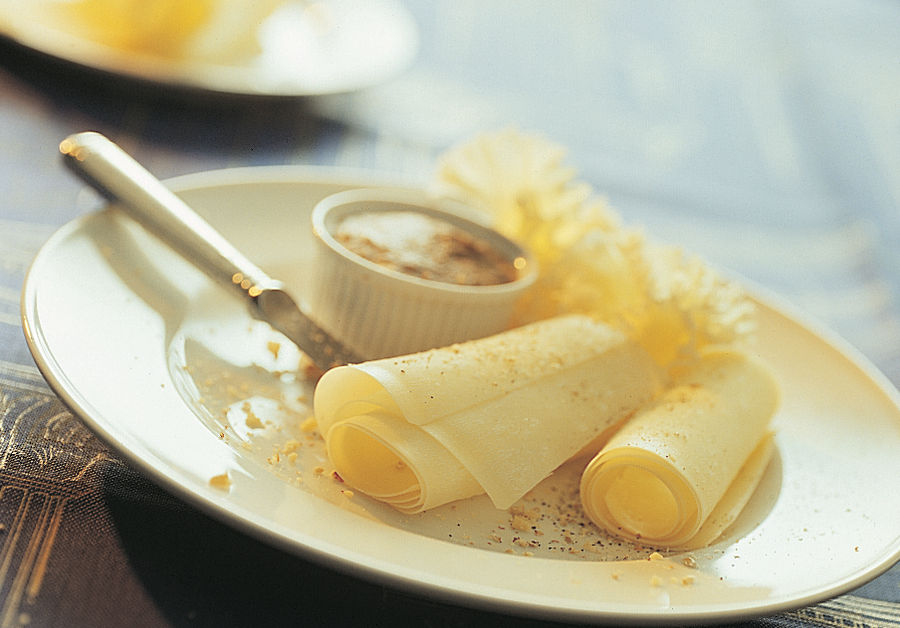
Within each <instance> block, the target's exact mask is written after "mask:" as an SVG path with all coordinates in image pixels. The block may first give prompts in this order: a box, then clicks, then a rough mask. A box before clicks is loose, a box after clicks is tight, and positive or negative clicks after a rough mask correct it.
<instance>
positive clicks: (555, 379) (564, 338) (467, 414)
mask: <svg viewBox="0 0 900 628" xmlns="http://www.w3.org/2000/svg"><path fill="white" fill-rule="evenodd" d="M661 383H662V378H661V373H660V369H659V368H658V367H657V366H656V364H655V363H654V362H653V360H652V358H651V357H650V356H649V355H648V354H647V353H646V352H645V351H644V350H643V349H642V348H641V347H640V346H639V345H637V344H636V343H634V342H631V341H629V340H628V339H627V338H626V337H625V335H624V334H622V333H621V332H619V331H617V330H614V329H612V328H610V327H609V326H607V325H605V324H602V323H598V322H596V321H594V320H592V319H590V318H588V317H585V316H564V317H558V318H554V319H550V320H546V321H541V322H537V323H533V324H530V325H526V326H523V327H520V328H516V329H513V330H510V331H507V332H504V333H502V334H498V335H496V336H491V337H488V338H483V339H479V340H474V341H470V342H466V343H462V344H458V345H453V346H450V347H445V348H440V349H433V350H430V351H426V352H423V353H418V354H414V355H409V356H404V357H399V358H386V359H382V360H375V361H371V362H365V363H363V364H356V365H350V366H342V367H338V368H335V369H332V370H330V371H328V372H326V373H325V374H324V375H323V376H322V378H321V379H320V381H319V383H318V385H317V387H316V391H315V399H314V407H315V413H316V420H317V422H318V424H319V429H320V431H321V433H322V434H323V436H324V438H325V442H326V446H327V450H328V455H329V458H330V459H331V462H332V463H333V464H334V466H335V468H336V470H337V472H338V473H339V474H340V476H341V477H342V478H343V479H344V481H345V482H346V483H347V484H349V485H350V486H352V487H354V488H355V489H357V490H359V491H361V492H363V493H365V494H367V495H369V496H370V497H373V498H375V499H378V500H381V501H384V502H386V503H388V504H391V505H392V506H394V507H395V508H397V509H399V510H401V511H403V512H408V513H415V512H420V511H423V510H426V509H429V508H433V507H435V506H439V505H441V504H445V503H448V502H451V501H455V500H457V499H462V498H465V497H470V496H473V495H477V494H481V493H487V495H488V496H489V497H490V499H491V500H492V501H493V503H494V505H495V506H497V507H498V508H507V507H509V506H511V505H512V504H513V503H514V502H515V501H517V500H518V499H519V498H520V497H522V496H523V495H524V494H525V493H526V492H528V491H529V490H530V489H531V488H533V487H534V486H535V485H536V484H538V482H540V481H541V480H543V479H544V478H545V477H547V476H548V475H549V474H550V473H552V472H553V470H554V469H556V468H557V467H559V466H560V465H561V464H562V463H564V462H566V461H567V460H569V459H570V458H572V457H573V456H575V455H576V454H578V453H579V452H580V451H581V450H582V449H584V448H585V447H586V446H588V445H589V444H590V443H591V442H592V441H597V440H598V439H600V440H602V439H604V438H605V437H606V436H608V433H609V430H611V429H613V428H615V427H617V426H618V425H620V424H621V422H622V421H623V420H624V419H626V418H627V417H628V416H630V415H631V414H632V413H634V412H635V410H637V409H638V408H639V407H641V406H643V405H645V404H646V403H648V402H649V401H651V400H652V399H653V398H654V397H655V396H656V395H658V394H659V392H660V390H661ZM597 448H599V445H597ZM594 451H596V449H594Z"/></svg>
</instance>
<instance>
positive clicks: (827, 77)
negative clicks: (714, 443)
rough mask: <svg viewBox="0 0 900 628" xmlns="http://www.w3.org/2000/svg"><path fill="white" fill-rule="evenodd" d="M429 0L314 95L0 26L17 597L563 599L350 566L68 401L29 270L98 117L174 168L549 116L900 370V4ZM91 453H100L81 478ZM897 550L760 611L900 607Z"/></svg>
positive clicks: (34, 602) (395, 611) (363, 148)
mask: <svg viewBox="0 0 900 628" xmlns="http://www.w3.org/2000/svg"><path fill="white" fill-rule="evenodd" d="M407 5H408V6H409V8H410V10H411V11H412V13H413V14H414V16H415V17H416V19H417V22H418V24H419V27H420V30H421V36H422V41H421V50H420V54H419V57H418V59H417V61H416V62H415V64H414V65H413V67H412V68H411V69H410V70H409V71H408V72H407V73H405V74H403V75H402V76H400V77H398V78H397V79H396V80H394V81H392V82H390V83H388V84H385V85H381V86H378V87H375V88H372V89H369V90H366V91H363V92H359V93H353V94H349V95H342V96H332V97H327V98H314V99H305V100H299V101H294V100H263V101H249V102H248V101H247V100H243V99H231V98H224V99H222V98H210V97H208V96H206V95H202V94H193V95H191V94H188V95H181V96H179V97H177V98H175V97H167V96H166V95H165V94H159V93H157V92H156V90H153V89H150V90H147V89H144V88H142V87H140V86H134V85H129V84H126V85H124V86H123V85H122V84H120V83H118V82H116V81H112V80H109V79H105V78H103V77H96V76H92V75H89V74H85V73H82V72H79V71H77V70H74V69H73V68H70V67H67V66H64V65H59V64H56V63H54V62H53V61H52V60H47V59H44V58H42V57H40V56H39V55H34V54H32V53H31V52H29V51H27V50H23V49H21V48H19V47H17V46H16V45H14V44H13V43H10V42H8V41H3V42H0V486H2V488H0V523H2V525H3V526H4V527H3V528H0V543H2V544H3V547H2V549H0V625H2V626H7V625H10V626H15V625H23V626H24V625H32V626H36V625H40V626H45V625H46V626H50V625H85V626H86V625H97V626H107V625H108V626H113V625H148V626H153V625H222V624H226V625H227V624H236V625H251V624H255V621H256V620H258V619H260V618H265V619H267V620H270V621H290V622H292V623H301V622H304V621H308V622H309V623H310V624H311V625H343V624H355V623H358V619H359V618H358V617H357V616H355V615H354V612H355V611H354V609H355V608H359V606H356V605H347V604H345V603H344V602H343V601H342V600H343V594H344V593H345V592H346V591H351V592H352V594H353V598H354V599H355V600H356V601H358V602H359V604H365V605H367V606H368V607H369V608H370V609H371V612H372V613H373V615H372V617H371V622H372V624H373V625H374V624H379V625H399V624H401V623H402V622H406V623H411V624H415V625H428V626H464V625H492V626H495V625H496V626H506V625H509V626H520V625H521V626H525V625H539V622H536V621H534V622H532V621H528V620H522V619H516V618H511V617H498V616H493V615H490V614H487V613H481V612H476V611H470V610H467V609H463V608H455V607H449V606H445V605H442V604H437V603H433V602H429V601H427V600H421V599H416V598H411V597H409V596H407V595H405V594H403V593H400V592H398V591H393V590H391V589H389V588H385V587H381V586H377V585H371V584H367V583H363V582H358V583H356V582H351V583H349V584H348V582H347V581H346V580H345V579H342V578H338V577H337V576H336V575H334V574H331V573H330V572H326V571H323V570H321V569H318V568H316V567H315V566H312V565H308V564H306V563H303V562H302V561H299V560H297V559H293V558H291V557H285V556H283V555H281V554H279V553H278V552H275V551H274V550H272V549H270V548H268V547H265V546H262V545H260V544H258V543H256V542H255V541H252V540H250V539H245V538H243V537H241V536H240V535H239V534H238V533H236V532H233V531H231V530H230V529H228V528H226V527H224V526H222V525H220V524H217V523H216V522H213V521H210V520H207V519H206V518H205V517H204V516H203V515H201V514H199V513H197V512H196V511H194V510H193V509H192V508H190V507H189V506H187V505H185V504H183V503H181V502H180V501H178V500H177V499H175V498H173V497H171V496H169V495H167V494H166V493H164V492H163V491H161V490H160V489H159V488H157V487H155V486H154V485H152V484H151V483H150V482H148V481H147V480H146V479H145V478H144V477H143V476H141V475H140V474H139V473H137V472H136V471H135V470H133V469H131V468H130V467H129V466H128V465H127V464H126V463H125V462H124V461H123V459H122V458H121V457H120V456H119V454H118V453H117V452H114V451H110V450H109V449H108V448H106V447H105V446H104V445H103V444H101V443H99V442H98V441H97V440H96V439H95V438H94V437H93V436H92V435H91V434H90V433H89V432H88V431H87V430H86V429H85V428H84V427H83V426H82V425H81V424H80V422H79V421H78V420H77V419H75V418H74V417H72V416H71V415H70V414H69V413H68V412H67V410H66V409H65V407H64V406H63V405H62V404H61V403H60V402H59V400H58V399H56V397H55V396H54V395H53V394H52V392H51V391H50V390H49V388H48V387H47V385H46V384H45V383H44V381H43V379H42V378H41V376H40V374H39V373H38V371H37V369H36V368H35V366H34V363H33V361H32V359H31V356H30V355H29V353H28V349H27V347H26V345H25V342H24V339H23V335H22V330H21V328H20V323H19V293H20V289H21V286H22V282H23V279H24V275H25V272H26V270H27V268H28V265H29V263H30V261H31V260H32V259H33V257H34V255H35V254H36V253H37V251H38V249H39V248H40V247H41V245H42V244H43V242H44V241H45V240H46V239H47V238H48V237H49V236H50V235H51V233H53V231H54V230H55V229H57V228H58V227H59V226H61V225H62V224H64V223H66V222H67V221H69V220H71V219H73V218H75V217H77V216H78V215H80V214H82V213H84V212H86V211H89V210H90V209H91V208H92V207H93V205H92V203H91V202H84V200H83V198H82V197H81V196H80V194H79V190H80V189H81V185H80V184H79V183H78V182H77V181H75V180H74V179H73V178H72V177H71V176H70V175H69V174H67V173H66V172H64V171H63V169H62V168H61V166H60V163H59V159H58V155H57V152H56V145H57V143H58V142H59V140H60V139H61V138H63V137H65V136H66V135H67V134H69V133H71V132H74V131H80V130H85V129H96V130H100V131H103V132H104V133H106V134H107V135H109V136H111V137H112V138H113V139H115V140H116V141H118V142H120V143H121V144H122V145H123V146H124V147H125V148H126V149H127V150H129V151H130V152H132V153H134V154H136V155H139V156H140V157H141V160H142V161H143V162H144V164H145V165H146V166H147V167H148V168H149V169H150V170H151V171H153V172H154V173H155V174H157V175H158V176H160V177H167V176H172V175H177V174H184V173H189V172H196V171H201V170H207V169H213V168H220V167H227V166H237V165H268V164H317V165H328V166H348V167H354V168H362V169H370V170H377V171H383V172H390V173H401V174H403V175H405V176H407V177H410V178H413V179H418V180H422V181H425V180H427V179H428V178H429V177H430V176H431V172H432V167H433V165H434V159H435V157H436V156H437V155H438V154H440V153H441V152H442V151H443V150H445V149H446V148H447V147H448V146H449V145H451V144H453V143H455V142H457V141H459V140H461V139H465V138H467V137H470V136H471V135H473V134H474V133H476V132H478V131H482V130H494V129H498V128H504V127H510V126H515V127H518V128H520V129H523V130H526V131H533V132H537V133H540V134H542V135H544V136H545V137H547V138H549V139H551V140H553V141H555V142H558V143H560V144H562V145H564V146H566V147H567V148H568V149H569V160H568V161H569V163H570V164H571V165H572V166H574V167H575V168H577V170H578V171H579V174H580V177H581V178H582V179H585V180H587V181H588V182H590V183H591V184H592V185H593V186H594V187H595V188H596V189H597V190H599V191H600V192H602V193H603V194H604V195H605V196H606V197H607V198H608V199H609V201H610V203H611V205H612V206H613V207H615V209H616V210H617V211H619V212H620V213H621V214H622V215H623V216H624V217H625V219H626V220H627V221H628V222H632V223H641V224H643V225H645V226H646V229H647V231H648V232H650V233H652V234H654V235H656V236H658V237H660V238H663V239H666V240H669V241H672V242H677V243H680V244H683V245H684V246H685V247H686V248H688V249H691V250H693V251H696V252H698V253H700V254H701V255H703V256H705V257H707V258H708V259H710V260H712V261H713V262H714V263H716V264H719V265H722V266H724V267H727V268H730V269H733V270H735V271H736V272H738V273H740V274H742V275H744V276H745V277H748V278H749V279H750V280H752V281H755V282H758V283H759V284H761V285H762V286H764V287H765V288H767V289H769V290H772V291H774V292H775V293H777V294H778V295H780V296H781V297H783V298H784V299H786V300H787V301H789V302H791V303H793V304H794V305H795V306H797V307H798V308H799V309H801V310H802V311H804V312H806V313H808V314H809V315H811V316H812V317H814V318H817V319H819V320H820V321H822V322H823V323H825V324H826V325H828V326H830V327H832V328H834V329H835V330H836V331H837V332H838V333H839V334H841V335H842V336H843V337H845V338H846V339H847V340H848V341H849V342H850V343H851V344H853V345H854V346H855V347H857V348H858V349H859V350H860V351H861V352H862V353H863V354H865V355H866V356H867V357H868V358H869V359H870V360H871V361H872V362H874V364H875V365H877V367H878V368H879V369H881V370H882V371H883V372H884V374H885V375H886V376H887V378H888V379H889V380H890V381H891V382H892V383H893V384H894V385H895V386H897V385H900V301H898V299H900V247H898V246H897V243H898V242H900V37H898V34H900V5H898V4H896V3H892V2H887V1H884V0H859V1H855V2H843V1H839V0H825V1H823V2H819V3H814V4H813V3H804V2H799V1H797V0H793V1H788V2H784V3H759V2H752V3H716V2H679V3H652V2H638V3H633V2H627V1H624V0H622V1H608V2H606V1H604V2H600V1H593V0H568V1H567V2H565V3H556V4H552V3H546V2H536V1H534V0H519V1H516V2H511V1H510V2H482V1H480V0H442V1H437V2H426V1H424V0H423V1H419V0H409V1H408V2H407ZM898 455H900V452H898ZM86 462H92V464H89V465H87V466H85V465H86ZM93 463H96V464H93ZM71 469H91V471H90V472H89V473H83V474H81V475H80V477H79V480H78V482H77V483H75V484H74V485H67V486H68V488H67V489H66V491H67V492H65V493H64V494H62V493H59V491H58V490H57V489H58V484H59V482H60V479H61V478H65V477H69V476H67V475H66V473H67V472H68V471H70V470H71ZM872 481H873V482H881V483H884V484H885V487H886V489H889V490H890V488H889V487H893V486H895V485H897V484H898V481H900V478H872ZM54 486H56V487H57V488H56V489H54V488H53V487H54ZM54 490H56V491H57V492H54ZM16 495H19V496H20V497H21V496H22V495H28V496H29V497H28V499H29V500H31V501H29V502H28V505H29V506H30V509H27V508H26V507H25V501H24V497H22V498H21V499H19V498H17V497H16ZM896 526H897V532H898V534H900V522H896ZM153 530H156V531H158V530H165V535H166V538H165V540H161V539H160V536H159V535H158V534H153V533H152V531H153ZM11 532H15V534H16V535H24V536H23V537H22V538H19V537H18V536H16V537H15V538H14V537H13V535H12V534H11ZM197 536H203V537H204V538H206V539H207V540H208V541H209V545H208V546H213V547H216V548H217V550H216V551H215V552H209V551H206V552H204V551H200V550H198V549H197V548H196V544H195V543H194V542H193V539H195V538H196V537H197ZM23 539H27V540H28V541H27V543H26V542H24V540H23ZM200 563H205V564H200ZM898 569H900V567H896V566H895V567H894V568H893V569H892V570H890V571H888V572H887V573H885V574H884V575H882V576H881V577H880V578H878V579H876V580H874V581H873V582H871V583H870V584H868V585H866V586H864V587H862V588H861V589H858V590H856V591H853V592H852V593H850V594H847V595H844V596H841V597H839V598H837V599H835V600H831V601H827V602H824V603H822V604H819V605H817V606H813V607H810V608H804V609H800V610H796V611H791V612H788V613H784V614H782V615H778V616H775V617H771V618H760V619H758V620H756V621H755V622H752V623H754V624H755V625H778V626H800V625H811V626H887V625H900V571H898ZM215 574H219V575H221V574H229V577H228V578H218V577H215ZM286 582H291V583H292V585H291V587H290V588H289V589H288V588H285V587H286V585H285V583H286ZM348 587H349V589H348ZM285 596H289V599H290V601H289V602H288V603H285ZM304 625H306V624H305V623H304ZM359 625H362V624H359Z"/></svg>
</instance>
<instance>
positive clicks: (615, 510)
mask: <svg viewBox="0 0 900 628" xmlns="http://www.w3.org/2000/svg"><path fill="white" fill-rule="evenodd" d="M778 398H779V390H778V385H777V383H776V382H775V380H774V379H773V377H772V375H771V374H770V373H769V371H768V369H767V368H766V367H765V365H763V364H762V363H760V362H758V361H756V360H754V359H751V358H749V357H748V356H746V355H744V354H741V353H737V352H715V353H710V354H708V355H706V356H704V357H703V359H702V360H701V362H700V364H699V365H698V366H697V367H696V368H694V369H693V370H692V371H691V372H689V373H687V374H686V375H684V376H683V377H682V378H681V379H680V380H679V381H678V382H676V385H674V386H673V387H671V388H670V389H668V390H667V391H666V392H665V393H664V394H663V395H662V396H661V397H660V398H659V399H658V400H657V401H656V402H654V403H653V404H651V405H649V406H648V407H647V408H645V409H642V410H641V411H639V412H638V413H637V414H636V415H635V416H634V417H633V418H632V419H631V420H630V421H628V423H626V424H625V425H624V426H623V427H622V429H621V430H620V431H618V432H617V433H616V434H615V435H614V436H613V437H612V438H611V439H610V440H609V442H608V443H607V444H606V446H605V447H604V448H603V449H602V450H601V451H600V453H599V454H597V456H596V457H595V458H594V459H593V460H591V462H590V463H589V464H588V466H587V467H586V469H585V471H584V473H583V475H582V480H581V499H582V503H583V505H584V509H585V511H586V513H587V514H588V516H589V517H590V518H591V520H592V521H594V523H596V524H597V525H599V526H600V527H602V528H605V529H607V530H608V531H609V532H611V533H613V534H616V535H618V536H622V537H625V538H628V539H631V540H635V541H640V542H641V543H645V544H647V545H652V546H657V547H670V548H679V549H694V548H697V547H703V546H706V545H708V544H709V543H711V542H712V541H714V540H715V539H716V538H717V537H718V536H719V535H720V534H721V533H722V532H723V531H724V530H725V529H726V528H727V527H728V526H729V525H730V524H731V523H732V522H733V521H734V520H735V518H736V517H737V515H738V513H740V511H741V510H742V509H743V507H744V505H745V504H746V503H747V501H748V500H749V498H750V496H751V495H752V493H753V491H754V490H755V489H756V486H757V485H758V483H759V481H760V479H761V478H762V475H763V472H764V471H765V469H766V466H767V464H768V462H769V459H770V458H771V455H772V451H773V449H774V446H773V439H772V435H771V433H770V427H769V425H770V420H771V418H772V416H773V414H774V413H775V410H776V408H777V406H778Z"/></svg>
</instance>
